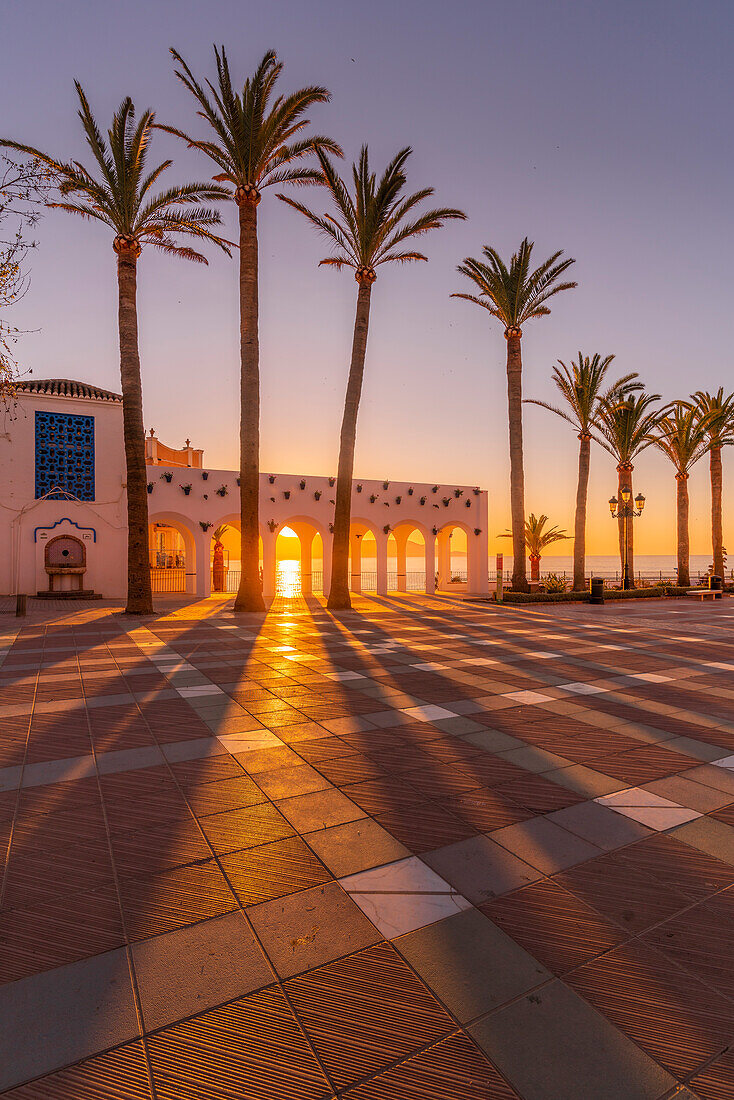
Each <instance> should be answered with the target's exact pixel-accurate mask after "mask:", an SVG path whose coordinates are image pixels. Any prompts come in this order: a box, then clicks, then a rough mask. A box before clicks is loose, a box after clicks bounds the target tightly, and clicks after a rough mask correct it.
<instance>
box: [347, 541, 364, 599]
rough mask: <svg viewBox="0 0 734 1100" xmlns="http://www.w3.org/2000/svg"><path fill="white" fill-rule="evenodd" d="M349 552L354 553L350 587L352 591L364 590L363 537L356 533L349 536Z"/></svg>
mask: <svg viewBox="0 0 734 1100" xmlns="http://www.w3.org/2000/svg"><path fill="white" fill-rule="evenodd" d="M349 552H350V554H351V555H352V573H351V577H350V585H349V587H350V589H351V590H352V592H361V591H362V539H361V538H358V537H357V536H356V535H350V536H349Z"/></svg>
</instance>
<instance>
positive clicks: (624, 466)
mask: <svg viewBox="0 0 734 1100" xmlns="http://www.w3.org/2000/svg"><path fill="white" fill-rule="evenodd" d="M633 470H634V466H633V465H632V463H631V462H620V464H619V466H617V473H618V475H619V485H618V496H619V507H620V510H623V509H624V508H625V507H626V508H627V510H628V511H631V510H632V505H633V500H632V472H633ZM625 489H629V492H630V498H629V504H627V505H625V504H624V501H623V500H622V492H623V490H625ZM618 522H619V556H620V561H621V565H622V586H623V587H624V559H625V545H624V533H625V526H626V530H627V569H628V572H629V578H630V588H634V587H635V555H634V530H633V523H634V520H633V518H632V516H628V518H627V520H626V521H625V520H624V519H622V518H620V519H619V521H618Z"/></svg>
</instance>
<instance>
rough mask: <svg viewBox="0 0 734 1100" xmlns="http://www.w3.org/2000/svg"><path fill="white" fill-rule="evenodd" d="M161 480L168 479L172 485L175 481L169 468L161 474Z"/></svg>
mask: <svg viewBox="0 0 734 1100" xmlns="http://www.w3.org/2000/svg"><path fill="white" fill-rule="evenodd" d="M161 481H167V482H168V484H169V485H170V484H171V482H172V481H173V474H171V473H169V472H168V470H166V472H165V473H163V474H161Z"/></svg>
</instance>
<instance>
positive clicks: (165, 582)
mask: <svg viewBox="0 0 734 1100" xmlns="http://www.w3.org/2000/svg"><path fill="white" fill-rule="evenodd" d="M157 524H160V525H162V526H163V527H169V528H172V529H173V530H174V531H176V532H177V533H178V534H179V535H180V536H181V540H182V542H183V564H182V565H179V564H178V560H179V559H178V558H177V556H176V555H177V553H178V551H173V553H172V554H171V555H169V554H168V553H167V552H166V551H164V552H163V554H164V558H163V559H162V560H160V564H159V559H158V554H159V553H160V551H159V549H158V547H156V546H155V545H154V544H152V543H153V538H154V532H155V530H156V525H157ZM203 535H204V532H203V531H200V532H199V535H198V536H197V534H196V531H195V528H194V526H193V524H192V521H191V520H190V519H189V518H188V517H187V516H183V515H181V513H180V512H153V513H151V514H149V515H148V546H149V547H150V549H151V551H152V552H153V553H151V555H150V557H151V559H152V560H151V568H152V570H153V577H154V578H155V579H154V585H155V584H156V582H159V583H160V587H157V589H156V590H157V591H161V592H186V593H188V594H189V595H192V596H193V595H201V596H203V595H205V594H206V592H205V589H204V585H203V580H202V577H200V575H199V574H200V573H201V556H202V555H201V554H200V553H199V552H198V550H199V546H198V544H200V543H201V541H202V538H203ZM158 570H163V572H161V573H160V574H158V573H157V571H158ZM169 570H170V571H171V572H170V575H169V576H167V573H168V571H169Z"/></svg>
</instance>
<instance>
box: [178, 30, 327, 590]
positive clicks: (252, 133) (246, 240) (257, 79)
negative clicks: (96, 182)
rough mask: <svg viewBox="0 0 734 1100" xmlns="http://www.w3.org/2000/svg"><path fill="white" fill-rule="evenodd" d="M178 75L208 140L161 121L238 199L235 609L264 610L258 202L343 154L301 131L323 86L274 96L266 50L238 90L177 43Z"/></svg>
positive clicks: (223, 64)
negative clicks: (317, 159) (310, 161)
mask: <svg viewBox="0 0 734 1100" xmlns="http://www.w3.org/2000/svg"><path fill="white" fill-rule="evenodd" d="M171 54H172V55H173V58H174V61H175V62H176V64H177V66H178V68H177V69H176V76H177V77H178V78H179V80H180V81H181V82H182V83H183V85H184V86H185V87H186V88H188V90H189V91H190V92H191V94H192V95H193V97H194V99H195V100H196V103H197V114H198V115H199V117H201V118H203V119H204V120H205V121H206V122H207V123H208V125H209V127H210V129H211V130H212V131H213V133H212V135H211V136H210V139H209V140H205V139H198V138H193V137H190V136H189V135H188V134H186V133H184V132H183V131H182V130H179V129H177V128H176V127H174V126H163V127H161V129H164V130H166V131H167V132H168V133H170V134H175V135H176V137H180V138H183V140H184V141H186V142H188V144H189V146H192V147H193V148H195V149H199V150H200V151H201V152H202V153H205V154H206V155H207V156H208V157H209V159H210V160H212V161H213V162H214V164H215V165H216V166H217V167H218V168H219V169H220V171H219V172H218V174H217V175H216V176H214V179H215V180H219V181H222V182H224V183H227V184H229V188H228V191H227V194H228V197H229V198H230V199H233V200H234V202H235V203H236V204H237V208H238V214H239V248H240V273H239V278H240V521H241V522H240V528H241V553H240V558H241V567H242V572H241V579H240V586H239V590H238V592H237V596H236V598H235V604H234V609H235V611H263V610H264V608H265V604H264V601H263V595H262V591H261V587H260V575H259V565H260V553H259V538H260V530H259V517H258V512H259V491H260V342H259V331H258V312H259V280H258V235H257V208H258V204H259V202H260V197H261V193H262V191H263V189H264V188H265V187H272V186H273V185H274V184H282V183H295V184H314V183H321V182H322V178H321V173H320V172H319V171H318V169H316V168H309V167H306V166H304V165H302V164H300V163H299V162H300V161H302V160H303V158H304V157H307V156H308V155H309V154H311V153H313V152H314V151H315V150H317V149H326V150H328V151H329V152H332V153H334V154H336V155H337V156H341V149H340V148H339V146H338V145H337V144H336V142H334V141H331V140H330V139H329V138H325V137H320V136H318V135H315V134H312V135H309V136H303V130H304V129H305V128H306V127H307V126H308V125H309V120H308V119H307V118H304V114H305V112H306V111H308V110H309V109H310V108H311V107H312V106H313V105H314V104H315V103H326V102H328V100H329V99H330V98H331V97H330V95H329V92H328V91H327V90H326V88H320V87H315V86H314V87H308V88H301V89H300V90H299V91H297V92H293V93H292V94H291V95H288V96H277V97H276V98H273V97H274V94H275V88H276V85H277V83H278V78H279V77H280V74H281V73H282V71H283V65H282V62H280V61H278V59H277V57H276V55H275V53H273V52H272V50H271V51H269V52H268V53H266V54H265V56H264V57H263V59H262V61H261V62H260V64H259V65H258V67H257V69H256V70H255V72H254V74H253V75H252V76H251V77H249V78H248V79H247V80H245V82H244V85H243V88H242V91H241V92H237V91H236V90H235V89H234V88H233V86H232V78H231V76H230V71H229V62H228V60H227V55H226V53H225V51H224V48H223V47H222V49H221V50H219V49H217V48H216V46H215V47H214V55H215V58H216V65H217V80H216V83H212V82H211V81H209V80H207V81H206V87H204V86H203V85H202V84H201V83H199V81H198V80H197V79H196V77H195V76H194V74H193V73H192V71H191V69H190V68H189V66H188V65H187V64H186V62H185V61H184V60H183V58H182V57H181V55H180V54H179V53H177V52H176V50H171Z"/></svg>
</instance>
